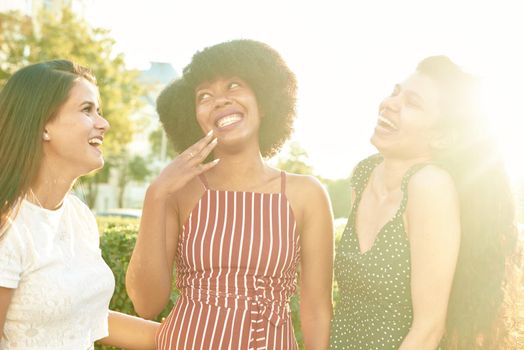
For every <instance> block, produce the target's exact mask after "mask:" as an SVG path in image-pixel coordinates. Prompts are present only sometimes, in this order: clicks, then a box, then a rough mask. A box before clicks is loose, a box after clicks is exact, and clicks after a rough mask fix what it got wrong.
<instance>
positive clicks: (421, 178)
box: [407, 165, 459, 216]
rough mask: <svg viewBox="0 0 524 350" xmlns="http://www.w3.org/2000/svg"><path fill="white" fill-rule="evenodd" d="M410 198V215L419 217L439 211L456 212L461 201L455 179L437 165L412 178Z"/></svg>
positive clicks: (408, 206) (428, 167) (425, 168)
mask: <svg viewBox="0 0 524 350" xmlns="http://www.w3.org/2000/svg"><path fill="white" fill-rule="evenodd" d="M408 198H409V199H408V205H407V212H408V215H409V214H410V213H412V214H415V215H417V216H418V215H419V214H420V213H435V212H436V211H438V210H443V211H447V212H449V211H456V210H457V207H458V201H459V200H458V195H457V191H456V188H455V183H454V181H453V178H452V177H451V175H450V174H449V173H448V172H447V171H445V170H444V169H442V168H439V167H438V166H435V165H428V166H425V167H424V168H422V169H420V170H419V171H417V172H416V173H415V174H414V175H413V176H412V177H411V179H410V181H409V185H408Z"/></svg>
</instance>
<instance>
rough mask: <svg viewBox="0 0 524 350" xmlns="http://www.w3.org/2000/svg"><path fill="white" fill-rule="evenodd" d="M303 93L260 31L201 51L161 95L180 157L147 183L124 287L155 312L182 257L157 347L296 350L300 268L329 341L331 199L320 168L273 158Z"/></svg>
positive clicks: (315, 321) (319, 329) (303, 304)
mask: <svg viewBox="0 0 524 350" xmlns="http://www.w3.org/2000/svg"><path fill="white" fill-rule="evenodd" d="M295 100H296V80H295V76H294V74H293V73H292V72H291V71H290V69H289V68H288V67H287V65H286V64H285V62H284V61H283V59H282V58H281V57H280V55H279V54H278V53H277V52H276V51H275V50H274V49H272V48H271V47H269V46H268V45H266V44H263V43H260V42H257V41H253V40H234V41H229V42H224V43H221V44H218V45H215V46H211V47H208V48H205V49H204V50H202V51H200V52H197V53H196V54H195V55H194V56H193V59H192V61H191V63H190V64H189V65H188V66H187V67H186V68H185V69H184V72H183V75H182V77H181V78H179V79H177V80H175V81H174V82H173V83H171V84H170V85H168V86H167V87H166V88H165V89H164V90H163V91H162V93H161V94H160V96H159V97H158V100H157V109H158V113H159V115H160V119H161V121H162V123H163V126H164V128H165V130H166V132H167V134H168V135H169V137H170V139H171V141H172V143H173V145H174V147H175V149H176V150H177V151H178V152H179V155H178V156H177V157H176V158H175V159H174V160H173V161H172V162H171V163H170V164H169V165H168V166H167V167H166V168H165V169H164V170H163V171H162V172H161V173H160V175H159V176H158V177H157V178H156V179H155V180H154V181H153V182H152V183H151V185H150V186H149V188H148V190H147V193H146V197H145V203H144V212H143V216H142V221H141V224H140V232H139V236H138V239H137V243H136V246H135V250H134V252H133V256H132V258H131V261H130V264H129V269H128V272H127V277H126V284H127V289H128V292H129V295H130V297H131V299H132V301H133V304H134V306H135V310H136V311H137V312H138V313H139V314H140V315H141V316H143V317H146V318H151V317H154V316H155V315H157V314H158V313H159V312H161V311H162V309H163V308H164V307H165V306H166V304H167V302H168V301H169V297H170V292H171V284H172V278H173V274H172V268H173V265H174V264H175V262H176V286H177V289H178V290H179V291H180V298H179V299H178V300H177V302H176V304H175V306H174V308H173V310H172V311H171V313H170V315H169V316H168V317H167V318H166V319H165V321H164V322H163V325H162V327H161V329H160V331H159V333H158V335H157V342H158V348H159V349H246V350H247V349H268V350H270V349H275V350H276V349H298V346H297V342H296V339H295V336H294V333H293V326H292V321H291V317H290V310H289V299H290V297H291V296H292V294H293V293H294V292H295V289H296V285H295V280H296V277H297V270H298V269H299V270H300V314H301V326H302V331H303V334H304V343H305V345H306V347H307V348H308V349H327V347H328V341H329V323H330V318H331V311H332V303H331V285H332V264H333V227H332V214H331V208H330V204H329V200H328V197H327V195H326V192H325V191H324V189H323V188H322V186H321V185H320V183H319V182H318V181H317V180H316V179H314V178H313V177H310V176H301V175H294V174H286V173H285V172H284V171H281V170H279V169H275V168H273V167H271V166H269V165H268V164H267V163H266V162H265V160H264V158H267V157H270V156H272V155H274V154H275V153H276V152H277V151H278V150H279V149H280V147H281V146H282V144H283V143H284V142H285V141H286V139H287V138H288V137H289V135H290V133H291V131H292V125H293V120H294V117H295ZM206 159H207V160H209V159H212V160H210V161H209V162H207V163H203V162H204V161H205V160H206Z"/></svg>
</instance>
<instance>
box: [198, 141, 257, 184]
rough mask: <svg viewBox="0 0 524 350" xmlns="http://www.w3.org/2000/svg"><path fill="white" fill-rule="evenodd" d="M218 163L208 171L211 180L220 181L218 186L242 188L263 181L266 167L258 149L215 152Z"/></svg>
mask: <svg viewBox="0 0 524 350" xmlns="http://www.w3.org/2000/svg"><path fill="white" fill-rule="evenodd" d="M215 157H216V158H220V162H219V163H218V164H217V165H216V166H215V167H213V168H212V169H210V170H209V172H208V175H209V177H210V178H211V179H220V185H221V186H222V185H224V186H228V187H234V188H243V187H246V185H248V186H249V185H253V184H257V183H260V182H262V181H263V179H264V178H265V176H266V175H267V174H266V170H267V166H266V164H265V163H264V159H263V158H262V155H261V154H260V151H259V149H258V148H257V149H256V150H255V149H252V150H250V149H245V150H243V151H242V152H238V153H226V152H220V150H217V151H215Z"/></svg>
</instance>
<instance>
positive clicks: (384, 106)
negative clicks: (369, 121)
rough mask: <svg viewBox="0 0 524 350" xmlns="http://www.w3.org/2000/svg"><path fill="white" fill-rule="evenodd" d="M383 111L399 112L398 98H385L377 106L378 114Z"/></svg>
mask: <svg viewBox="0 0 524 350" xmlns="http://www.w3.org/2000/svg"><path fill="white" fill-rule="evenodd" d="M384 111H389V112H399V111H400V101H399V96H389V97H386V98H385V99H384V100H383V101H382V102H381V103H380V106H379V112H380V113H382V112H384Z"/></svg>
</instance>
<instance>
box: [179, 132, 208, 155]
mask: <svg viewBox="0 0 524 350" xmlns="http://www.w3.org/2000/svg"><path fill="white" fill-rule="evenodd" d="M212 140H213V130H212V129H211V130H210V131H209V132H208V133H207V135H206V136H204V137H203V138H201V139H200V140H198V141H197V142H195V143H194V144H193V145H191V146H189V147H188V148H187V149H186V150H185V151H184V152H187V151H189V152H190V153H191V154H193V155H195V154H198V153H199V152H201V151H202V150H203V149H204V148H205V147H206V146H207V145H208V144H209V143H210V142H211V141H212Z"/></svg>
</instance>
